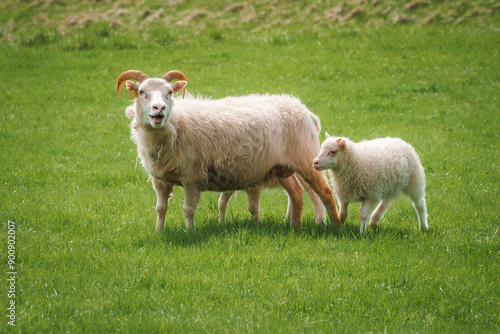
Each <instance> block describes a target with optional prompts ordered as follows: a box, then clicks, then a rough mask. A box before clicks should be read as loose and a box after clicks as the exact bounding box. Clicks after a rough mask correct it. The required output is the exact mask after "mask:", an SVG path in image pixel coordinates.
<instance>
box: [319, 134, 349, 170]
mask: <svg viewBox="0 0 500 334" xmlns="http://www.w3.org/2000/svg"><path fill="white" fill-rule="evenodd" d="M325 134H326V140H325V141H324V142H323V144H321V149H320V151H319V155H318V156H317V157H316V158H315V159H314V160H313V166H314V168H316V170H325V169H337V168H338V159H339V155H341V154H342V153H343V151H344V150H345V148H346V140H345V139H343V138H337V137H330V135H329V134H328V133H325Z"/></svg>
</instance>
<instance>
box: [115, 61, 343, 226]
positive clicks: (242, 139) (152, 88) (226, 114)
mask: <svg viewBox="0 0 500 334" xmlns="http://www.w3.org/2000/svg"><path fill="white" fill-rule="evenodd" d="M127 80H136V81H137V83H134V82H132V81H127ZM173 80H177V82H175V83H174V84H171V83H170V82H171V81H173ZM125 82H126V87H127V90H128V91H129V92H130V93H129V95H130V96H131V97H133V98H135V101H134V104H133V106H131V107H128V109H127V111H126V113H127V115H130V116H132V117H133V121H132V124H131V136H132V139H133V140H134V141H135V143H136V144H137V151H138V155H139V157H140V159H141V163H142V165H143V166H144V168H145V169H146V171H147V172H148V173H149V174H150V175H151V177H152V179H153V187H154V189H155V191H156V195H157V205H156V210H157V212H158V215H157V223H156V228H157V230H158V231H162V230H163V229H164V224H165V217H166V213H167V208H168V199H169V198H170V196H171V193H172V190H173V187H174V185H178V186H182V187H183V188H184V215H185V216H186V220H187V227H188V229H193V228H194V212H195V210H196V206H197V204H198V201H199V198H200V193H201V192H202V191H207V190H208V191H222V192H226V191H232V190H240V189H247V188H251V187H254V186H257V185H260V184H263V183H265V182H266V180H269V179H270V178H272V177H278V178H277V179H278V181H279V182H280V184H281V186H282V187H283V188H284V189H285V190H286V191H287V192H288V195H289V198H290V200H291V202H292V224H293V225H294V226H295V227H299V226H300V225H301V223H302V194H303V189H302V186H301V185H300V182H299V181H298V180H297V177H296V176H295V175H294V173H295V172H297V173H298V174H300V175H301V176H302V177H303V179H304V180H305V181H306V182H307V183H308V184H309V186H310V187H311V188H312V189H313V190H314V191H315V192H316V193H317V194H318V196H319V197H320V199H321V201H322V202H323V205H324V206H325V208H326V211H327V212H328V216H329V218H330V221H331V222H335V223H338V222H339V218H338V212H337V206H336V204H335V200H334V197H333V192H332V189H331V188H330V187H329V186H328V183H327V182H326V180H325V178H324V177H323V175H322V173H319V172H317V171H316V170H315V169H314V168H313V166H312V165H311V161H312V160H313V158H314V156H315V155H316V154H317V153H318V151H319V138H318V129H319V126H320V125H319V119H318V118H317V117H316V116H315V115H313V114H312V113H311V112H310V111H309V110H308V109H307V108H306V107H305V106H304V105H303V104H302V103H301V102H300V100H299V99H297V98H294V97H291V96H287V95H249V96H242V97H227V98H224V99H220V100H211V99H202V98H193V97H187V98H186V99H175V101H174V99H173V94H174V93H177V92H179V91H181V90H183V89H184V88H185V87H186V85H187V81H186V77H185V76H184V74H182V73H181V72H179V71H170V72H168V73H165V74H164V75H163V76H162V77H161V78H149V76H147V75H146V74H144V73H142V72H140V71H136V70H131V71H126V72H124V73H122V74H121V75H120V76H119V77H118V80H117V82H116V90H117V93H118V96H120V91H121V87H122V85H123V84H124V83H125Z"/></svg>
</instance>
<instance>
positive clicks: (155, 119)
mask: <svg viewBox="0 0 500 334" xmlns="http://www.w3.org/2000/svg"><path fill="white" fill-rule="evenodd" d="M149 118H150V119H151V121H152V122H153V124H155V125H159V124H161V123H162V122H163V120H164V119H165V115H155V116H149Z"/></svg>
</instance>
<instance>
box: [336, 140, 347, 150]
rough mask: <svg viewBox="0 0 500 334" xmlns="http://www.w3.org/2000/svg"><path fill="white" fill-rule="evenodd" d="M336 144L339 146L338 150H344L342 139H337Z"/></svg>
mask: <svg viewBox="0 0 500 334" xmlns="http://www.w3.org/2000/svg"><path fill="white" fill-rule="evenodd" d="M337 143H339V145H340V149H341V150H342V151H343V150H345V140H344V139H342V138H339V139H337Z"/></svg>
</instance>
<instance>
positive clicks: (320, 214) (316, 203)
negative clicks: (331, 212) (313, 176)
mask: <svg viewBox="0 0 500 334" xmlns="http://www.w3.org/2000/svg"><path fill="white" fill-rule="evenodd" d="M297 179H299V182H300V184H302V187H304V190H305V191H306V193H307V195H309V198H310V199H311V203H312V205H313V207H314V217H315V219H316V224H319V223H323V222H324V221H325V220H326V216H325V207H324V206H323V203H322V202H321V198H319V196H318V194H316V193H315V192H314V191H313V190H312V189H311V187H309V185H308V184H307V182H305V181H304V179H302V177H301V176H300V175H299V174H297ZM288 203H289V206H290V202H288Z"/></svg>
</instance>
